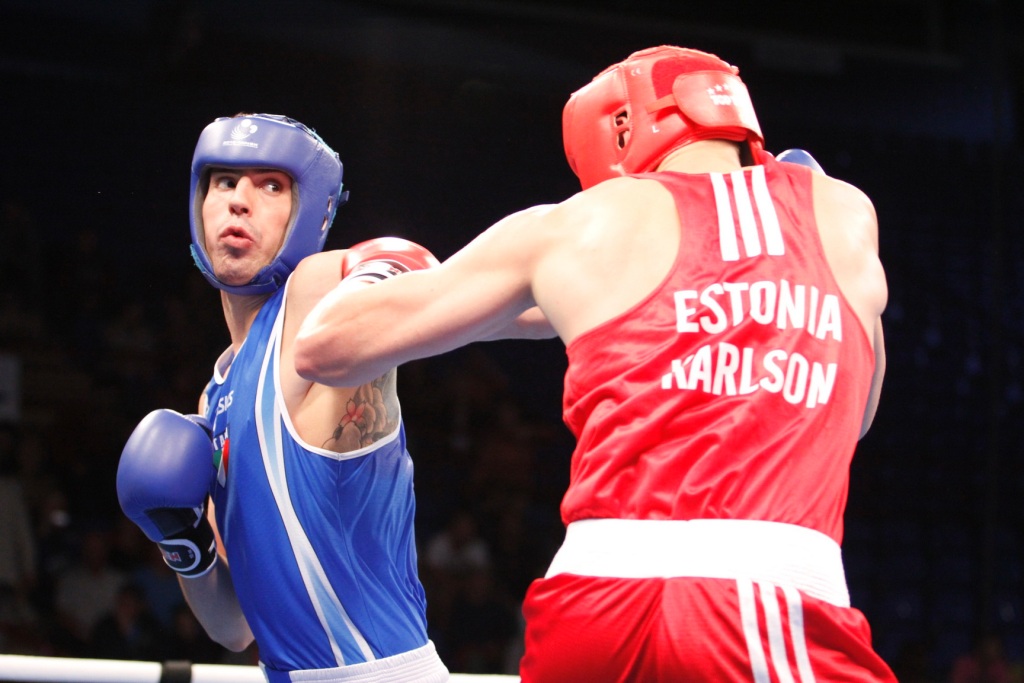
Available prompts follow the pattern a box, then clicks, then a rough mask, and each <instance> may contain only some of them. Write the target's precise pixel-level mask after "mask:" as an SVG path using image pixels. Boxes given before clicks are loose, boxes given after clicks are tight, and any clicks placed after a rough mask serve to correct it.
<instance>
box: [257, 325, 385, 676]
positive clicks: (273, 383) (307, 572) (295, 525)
mask: <svg viewBox="0 0 1024 683" xmlns="http://www.w3.org/2000/svg"><path fill="white" fill-rule="evenodd" d="M284 310H285V307H284V306H283V305H282V306H281V312H280V313H279V314H278V318H277V321H276V322H275V324H274V332H273V333H272V336H271V339H270V341H269V342H268V345H267V352H266V355H265V356H264V359H263V367H262V370H261V372H260V379H259V382H258V384H257V388H256V432H257V434H258V435H259V442H260V452H261V453H262V455H263V466H264V469H265V470H266V472H267V479H268V482H269V484H270V489H271V491H272V492H273V494H274V500H275V501H276V502H277V506H278V508H279V510H280V512H281V518H282V521H283V522H284V526H285V529H286V531H287V534H288V540H289V541H290V542H291V545H292V552H293V553H294V554H295V561H296V564H297V565H298V568H299V573H300V574H301V575H302V581H303V583H305V584H306V591H307V593H308V595H309V599H310V602H311V603H312V605H313V608H314V610H315V611H316V614H317V617H318V618H319V620H320V623H321V625H322V626H323V629H324V634H325V635H326V637H327V639H328V641H329V642H330V644H331V650H332V651H333V652H334V657H335V661H336V662H337V664H338V666H344V665H345V664H346V661H345V656H344V654H343V653H342V648H341V645H340V644H339V642H338V637H337V636H336V635H335V630H336V629H342V628H344V629H345V631H347V632H348V633H349V635H350V636H351V638H352V640H353V641H354V643H355V645H356V647H357V648H358V649H359V651H360V653H362V655H363V658H364V661H367V662H371V661H374V660H375V659H376V657H375V656H374V654H373V651H372V650H371V649H370V645H369V643H367V642H366V638H364V637H363V634H362V633H360V632H359V629H358V628H356V625H355V624H354V623H353V622H352V619H351V618H350V617H349V615H348V612H346V611H345V607H344V606H343V605H342V604H341V600H340V599H339V598H338V595H337V593H335V591H334V589H333V588H332V587H331V584H330V581H328V579H327V573H326V572H325V571H324V568H323V565H321V564H320V559H319V558H318V557H317V555H316V551H315V550H313V545H312V543H311V542H310V540H309V537H308V536H307V535H306V532H305V531H304V530H303V528H302V525H301V524H300V523H299V519H298V516H297V515H296V514H295V510H294V508H293V507H292V502H291V494H290V493H289V491H288V481H287V478H286V475H285V464H284V447H283V443H282V436H281V405H280V401H279V398H280V396H281V391H280V385H279V378H278V373H277V368H278V364H279V363H280V357H279V353H280V343H279V341H280V335H281V328H282V326H283V322H284ZM268 377H269V378H272V379H271V380H270V384H269V385H268V384H267V378H268ZM339 620H340V622H341V623H340V624H339V623H337V622H338V621H339Z"/></svg>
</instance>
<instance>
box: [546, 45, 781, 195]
mask: <svg viewBox="0 0 1024 683" xmlns="http://www.w3.org/2000/svg"><path fill="white" fill-rule="evenodd" d="M710 139H723V140H734V141H737V142H742V141H745V142H747V143H748V144H749V146H750V152H751V155H752V156H753V159H754V161H755V162H758V161H760V159H761V152H762V150H763V149H764V138H763V137H762V136H761V127H760V125H759V124H758V122H757V116H756V115H755V114H754V107H753V105H752V104H751V102H750V95H749V94H748V92H747V87H746V86H745V85H744V84H743V81H741V80H740V78H739V69H737V68H736V67H734V66H732V65H731V64H728V63H727V62H724V61H722V60H721V59H719V58H718V57H716V56H715V55H712V54H708V53H706V52H701V51H700V50H691V49H688V48H681V47H674V46H670V45H663V46H661V47H653V48H648V49H646V50H641V51H639V52H634V53H633V54H632V55H630V56H629V57H628V58H626V59H625V60H624V61H622V62H620V63H618V64H615V65H613V66H610V67H608V68H607V69H605V70H604V71H602V72H601V73H600V74H598V75H597V76H596V77H595V78H594V80H593V81H591V82H590V83H589V84H587V85H586V86H584V87H582V88H580V89H579V90H577V91H576V92H575V93H573V94H572V96H571V97H570V98H569V101H568V102H567V103H566V105H565V109H564V110H563V112H562V140H563V142H564V144H565V155H566V158H567V159H568V160H569V165H570V166H571V167H572V170H573V172H574V173H575V174H576V175H577V176H578V177H579V179H580V183H581V184H582V185H583V189H587V188H588V187H590V186H592V185H596V184H597V183H600V182H601V181H603V180H607V179H609V178H614V177H618V176H624V175H628V174H631V173H645V172H648V171H653V170H654V169H656V168H657V167H658V164H660V163H661V162H662V160H664V158H665V157H666V156H668V154H669V152H671V151H673V150H674V149H677V148H679V147H682V146H683V145H687V144H689V143H691V142H695V141H697V140H710Z"/></svg>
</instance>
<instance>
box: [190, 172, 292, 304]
mask: <svg viewBox="0 0 1024 683" xmlns="http://www.w3.org/2000/svg"><path fill="white" fill-rule="evenodd" d="M291 211H292V179H291V177H290V176H289V175H288V174H287V173H285V172H284V171H278V170H274V169H260V168H245V169H237V168H232V169H227V168H214V169H213V170H212V171H211V172H210V185H209V189H208V190H207V192H206V198H205V199H204V200H203V235H204V237H205V239H206V253H207V254H208V255H209V257H210V263H211V264H212V265H213V272H214V274H215V275H216V276H217V278H218V279H219V280H220V281H221V282H224V283H225V284H228V285H244V284H247V283H248V282H249V281H250V280H252V278H253V277H254V276H255V275H256V273H257V272H259V270H260V268H262V267H264V266H266V265H268V264H269V263H270V262H271V261H273V260H274V257H275V256H276V255H277V252H278V251H279V250H280V249H281V244H282V243H283V242H284V237H285V230H286V229H287V227H288V218H289V216H290V215H291Z"/></svg>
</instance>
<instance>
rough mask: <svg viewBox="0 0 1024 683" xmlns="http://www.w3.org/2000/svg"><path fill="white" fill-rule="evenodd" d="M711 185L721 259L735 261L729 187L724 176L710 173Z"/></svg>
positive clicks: (734, 235) (737, 252) (734, 239)
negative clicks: (716, 211) (713, 193)
mask: <svg viewBox="0 0 1024 683" xmlns="http://www.w3.org/2000/svg"><path fill="white" fill-rule="evenodd" d="M711 186H712V187H713V188H714V190H715V208H716V209H717V210H718V241H719V243H721V245H722V260H723V261H737V260H739V258H740V251H739V247H738V246H737V245H736V226H735V225H734V223H733V219H732V205H731V203H730V202H729V188H728V186H727V185H726V184H725V176H723V175H722V174H721V173H712V174H711Z"/></svg>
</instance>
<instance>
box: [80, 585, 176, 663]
mask: <svg viewBox="0 0 1024 683" xmlns="http://www.w3.org/2000/svg"><path fill="white" fill-rule="evenodd" d="M88 652H89V656H90V657H98V658H104V659H132V660H138V661H160V660H163V659H165V658H166V656H165V655H166V652H167V642H166V637H165V633H164V631H163V629H161V628H160V624H159V622H157V620H156V617H154V616H153V613H152V612H151V611H150V609H149V606H148V605H147V604H146V596H145V595H144V594H143V592H142V588H140V587H139V586H138V585H137V584H135V583H131V582H128V583H124V584H122V585H121V587H120V588H119V589H118V591H117V593H116V595H115V596H114V605H113V608H112V609H111V610H110V611H109V612H105V613H104V614H103V615H102V616H101V617H100V618H99V620H98V621H97V622H96V625H95V627H94V628H93V629H92V633H91V635H90V637H89V650H88Z"/></svg>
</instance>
